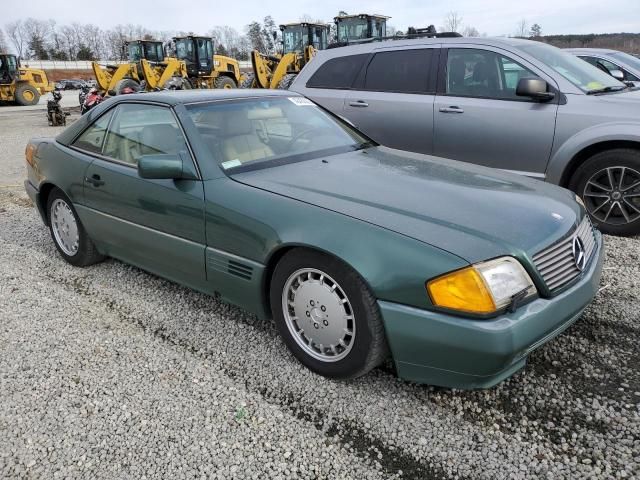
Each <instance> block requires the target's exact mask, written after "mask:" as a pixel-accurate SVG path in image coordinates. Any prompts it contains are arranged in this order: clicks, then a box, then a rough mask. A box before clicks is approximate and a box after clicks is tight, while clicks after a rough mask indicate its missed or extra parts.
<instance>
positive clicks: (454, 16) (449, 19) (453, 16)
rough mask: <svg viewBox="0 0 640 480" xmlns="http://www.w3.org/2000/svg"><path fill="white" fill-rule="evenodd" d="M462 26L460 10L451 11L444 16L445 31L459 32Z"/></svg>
mask: <svg viewBox="0 0 640 480" xmlns="http://www.w3.org/2000/svg"><path fill="white" fill-rule="evenodd" d="M461 28H462V17H461V16H460V15H459V14H458V12H454V11H451V12H449V13H447V15H446V16H445V17H444V27H443V29H444V31H446V32H457V31H458V30H460V29H461Z"/></svg>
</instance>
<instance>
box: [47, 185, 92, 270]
mask: <svg viewBox="0 0 640 480" xmlns="http://www.w3.org/2000/svg"><path fill="white" fill-rule="evenodd" d="M47 217H48V218H47V219H48V221H49V229H50V231H51V237H52V238H53V242H54V243H55V245H56V248H57V249H58V252H60V255H62V258H64V259H65V260H66V261H67V262H69V263H70V264H71V265H75V266H76V267H85V266H87V265H91V264H94V263H97V262H99V261H101V260H103V259H104V256H103V255H101V254H100V253H98V251H97V250H96V247H95V245H94V244H93V242H92V241H91V239H90V238H89V236H88V235H87V232H86V231H85V229H84V227H83V226H82V223H81V222H80V219H79V218H78V214H77V213H76V211H75V209H74V208H73V204H72V203H71V201H70V200H69V199H68V198H67V196H66V195H65V194H64V193H62V191H61V190H59V189H55V190H53V191H52V192H51V193H50V194H49V198H48V199H47Z"/></svg>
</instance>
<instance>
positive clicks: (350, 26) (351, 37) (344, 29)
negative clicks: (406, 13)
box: [329, 13, 391, 48]
mask: <svg viewBox="0 0 640 480" xmlns="http://www.w3.org/2000/svg"><path fill="white" fill-rule="evenodd" d="M390 18H391V17H387V16H384V15H369V14H368V13H358V14H356V15H339V16H337V17H334V19H333V21H334V23H335V25H336V42H335V43H332V44H331V45H329V48H335V47H343V46H346V45H354V44H358V43H368V42H374V41H379V40H383V39H384V38H386V37H387V20H388V19H390Z"/></svg>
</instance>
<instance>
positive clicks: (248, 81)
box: [240, 73, 256, 88]
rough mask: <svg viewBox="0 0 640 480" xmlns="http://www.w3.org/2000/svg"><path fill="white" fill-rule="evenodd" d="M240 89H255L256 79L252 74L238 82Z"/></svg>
mask: <svg viewBox="0 0 640 480" xmlns="http://www.w3.org/2000/svg"><path fill="white" fill-rule="evenodd" d="M240 88H256V77H255V75H254V74H253V73H247V74H246V75H245V77H244V80H242V81H241V82H240Z"/></svg>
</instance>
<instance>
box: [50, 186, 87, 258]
mask: <svg viewBox="0 0 640 480" xmlns="http://www.w3.org/2000/svg"><path fill="white" fill-rule="evenodd" d="M51 229H52V230H53V236H54V237H55V239H56V243H57V244H58V246H59V247H60V249H61V250H62V251H63V252H64V253H65V254H67V255H68V256H70V257H73V256H74V255H75V254H76V253H78V248H79V246H80V234H79V232H78V223H77V222H76V217H75V216H74V214H73V211H72V210H71V207H70V206H69V205H68V204H67V202H65V201H64V200H62V199H60V198H57V199H55V200H54V201H53V203H52V204H51Z"/></svg>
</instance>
